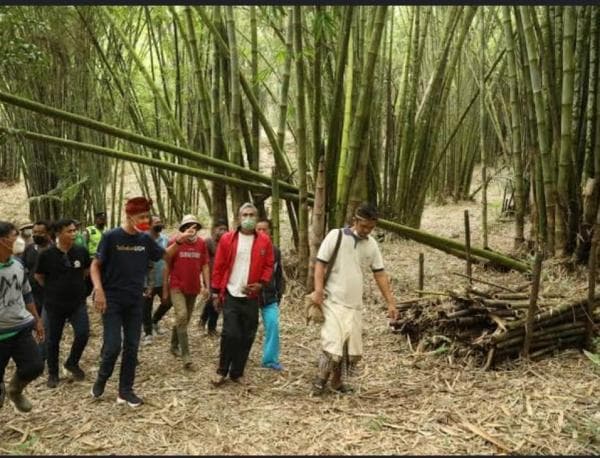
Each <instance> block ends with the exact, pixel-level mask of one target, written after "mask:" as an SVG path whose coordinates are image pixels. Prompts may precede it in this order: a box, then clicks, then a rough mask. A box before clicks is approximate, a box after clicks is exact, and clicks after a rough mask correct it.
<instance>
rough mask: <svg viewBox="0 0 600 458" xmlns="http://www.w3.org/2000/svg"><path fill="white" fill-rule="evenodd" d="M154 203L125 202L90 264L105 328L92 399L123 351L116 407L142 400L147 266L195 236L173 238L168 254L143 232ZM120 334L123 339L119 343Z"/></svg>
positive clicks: (191, 232)
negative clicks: (138, 374) (139, 373)
mask: <svg viewBox="0 0 600 458" xmlns="http://www.w3.org/2000/svg"><path fill="white" fill-rule="evenodd" d="M151 205H152V201H151V200H149V199H146V198H145V197H134V198H132V199H129V200H128V201H127V202H126V204H125V215H126V217H125V220H124V221H123V223H122V225H121V226H120V227H117V228H115V229H111V230H108V231H106V232H105V233H104V234H102V239H101V240H100V244H99V245H98V252H97V253H96V257H95V259H94V260H93V261H92V267H91V276H92V282H93V284H94V293H93V294H94V305H95V307H96V310H98V311H99V312H100V313H102V324H103V328H104V333H103V345H102V355H101V359H102V360H101V363H100V367H99V369H98V376H97V378H96V382H95V383H94V385H93V386H92V396H93V398H94V399H98V398H100V397H101V396H102V394H103V393H104V387H105V385H106V382H107V380H108V379H109V378H110V376H111V375H112V373H113V369H114V367H115V363H116V361H117V358H118V357H119V354H120V353H121V343H122V344H123V346H122V350H123V354H122V357H121V371H120V374H119V391H118V396H117V403H118V404H127V405H129V406H130V407H138V406H140V405H141V404H142V403H143V401H142V399H140V398H139V397H138V396H137V395H136V394H135V393H134V390H133V384H134V380H135V371H136V365H137V353H138V348H139V343H140V334H141V331H142V309H143V293H144V280H145V278H146V275H147V272H148V265H149V263H150V262H156V261H158V260H160V259H165V260H167V259H168V258H169V257H170V256H172V255H173V254H174V253H175V250H176V247H177V244H179V243H183V242H184V241H185V240H187V239H188V238H189V237H193V236H194V235H195V231H194V230H193V229H190V230H188V231H186V232H184V233H182V234H179V235H178V236H177V244H173V245H172V246H170V247H168V248H167V249H166V250H165V249H163V248H161V247H160V246H159V245H158V244H157V243H156V242H155V241H154V240H152V238H151V237H150V235H149V234H148V233H147V231H148V229H150V208H151ZM121 335H122V336H123V338H122V339H123V341H122V342H121Z"/></svg>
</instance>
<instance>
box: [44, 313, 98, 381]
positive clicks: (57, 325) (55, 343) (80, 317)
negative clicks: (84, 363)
mask: <svg viewBox="0 0 600 458" xmlns="http://www.w3.org/2000/svg"><path fill="white" fill-rule="evenodd" d="M46 312H47V314H48V328H47V330H46V339H47V341H48V343H47V351H48V355H47V363H48V375H56V376H58V359H59V353H60V341H61V339H62V335H63V330H64V328H65V324H66V322H67V321H69V323H71V327H72V328H73V343H72V345H71V352H70V353H69V357H68V358H67V360H66V362H65V365H66V366H77V365H78V364H79V360H80V359H81V355H82V354H83V350H84V349H85V346H86V345H87V343H88V338H89V337H90V322H89V318H88V312H87V305H86V303H85V302H82V303H81V304H79V305H78V306H77V307H75V308H74V309H73V310H68V311H65V310H61V309H60V308H58V307H56V308H54V307H50V308H47V309H46Z"/></svg>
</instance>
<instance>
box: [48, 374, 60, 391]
mask: <svg viewBox="0 0 600 458" xmlns="http://www.w3.org/2000/svg"><path fill="white" fill-rule="evenodd" d="M46 386H47V387H48V388H56V387H57V386H58V375H54V374H50V375H49V376H48V381H47V382H46Z"/></svg>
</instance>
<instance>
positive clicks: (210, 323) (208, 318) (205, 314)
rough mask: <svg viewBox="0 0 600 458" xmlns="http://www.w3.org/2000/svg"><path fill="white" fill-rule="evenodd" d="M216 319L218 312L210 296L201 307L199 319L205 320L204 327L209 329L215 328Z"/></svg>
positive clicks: (213, 329)
mask: <svg viewBox="0 0 600 458" xmlns="http://www.w3.org/2000/svg"><path fill="white" fill-rule="evenodd" d="M218 319H219V312H217V311H216V310H215V308H214V306H213V301H212V298H211V299H209V300H207V301H206V302H205V303H204V309H202V315H200V320H204V321H205V322H206V327H207V328H208V330H209V331H215V330H216V329H217V320H218Z"/></svg>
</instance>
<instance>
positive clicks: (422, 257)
mask: <svg viewBox="0 0 600 458" xmlns="http://www.w3.org/2000/svg"><path fill="white" fill-rule="evenodd" d="M424 276H425V255H424V254H423V253H419V291H422V290H423V288H424V285H425V278H424ZM422 295H423V293H419V296H422Z"/></svg>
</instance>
